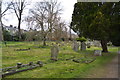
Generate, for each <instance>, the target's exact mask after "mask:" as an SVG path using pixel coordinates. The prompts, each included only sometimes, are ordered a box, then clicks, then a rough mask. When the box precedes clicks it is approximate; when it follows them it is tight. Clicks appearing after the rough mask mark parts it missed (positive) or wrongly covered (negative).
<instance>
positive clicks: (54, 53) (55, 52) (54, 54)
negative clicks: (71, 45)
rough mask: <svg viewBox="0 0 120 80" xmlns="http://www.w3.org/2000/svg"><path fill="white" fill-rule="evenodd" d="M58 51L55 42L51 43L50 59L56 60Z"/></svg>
mask: <svg viewBox="0 0 120 80" xmlns="http://www.w3.org/2000/svg"><path fill="white" fill-rule="evenodd" d="M58 53H59V48H58V45H57V44H53V46H52V48H51V60H54V61H57V60H58V59H57V56H58Z"/></svg>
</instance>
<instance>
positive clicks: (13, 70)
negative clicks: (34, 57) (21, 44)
mask: <svg viewBox="0 0 120 80" xmlns="http://www.w3.org/2000/svg"><path fill="white" fill-rule="evenodd" d="M42 66H43V63H42V62H41V61H37V63H36V64H34V63H33V62H29V63H28V64H22V63H17V65H16V66H12V67H6V68H3V69H1V70H2V77H5V76H7V75H12V74H15V73H18V72H23V71H27V70H31V69H34V68H37V67H42Z"/></svg>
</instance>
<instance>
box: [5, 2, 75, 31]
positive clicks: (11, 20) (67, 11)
mask: <svg viewBox="0 0 120 80" xmlns="http://www.w3.org/2000/svg"><path fill="white" fill-rule="evenodd" d="M7 1H9V0H7ZM28 1H29V0H28ZM30 1H31V0H30ZM38 1H41V0H32V2H31V5H32V4H33V3H34V2H38ZM58 1H59V2H61V5H62V7H63V11H62V14H61V18H62V20H65V21H66V22H67V23H69V22H71V17H72V13H73V9H74V4H75V3H76V2H77V0H58ZM31 5H29V6H28V7H27V8H30V7H32V6H31ZM3 8H4V6H3ZM24 13H25V14H26V13H27V14H28V10H25V12H24ZM27 14H26V15H27ZM24 16H25V15H24ZM3 23H4V24H5V25H7V26H9V25H13V26H17V25H18V20H17V17H16V16H15V15H13V14H11V13H10V12H7V15H6V16H5V17H4V18H3ZM21 28H23V29H27V27H26V25H25V23H22V24H21Z"/></svg>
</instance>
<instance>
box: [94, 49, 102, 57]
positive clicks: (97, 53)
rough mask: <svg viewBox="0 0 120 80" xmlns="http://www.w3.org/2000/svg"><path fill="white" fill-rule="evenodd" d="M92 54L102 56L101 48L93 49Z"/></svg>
mask: <svg viewBox="0 0 120 80" xmlns="http://www.w3.org/2000/svg"><path fill="white" fill-rule="evenodd" d="M94 56H102V52H101V50H95V51H94Z"/></svg>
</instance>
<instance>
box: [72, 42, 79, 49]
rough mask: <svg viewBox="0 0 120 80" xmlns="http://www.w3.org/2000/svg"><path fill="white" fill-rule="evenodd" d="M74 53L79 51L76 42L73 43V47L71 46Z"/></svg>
mask: <svg viewBox="0 0 120 80" xmlns="http://www.w3.org/2000/svg"><path fill="white" fill-rule="evenodd" d="M72 48H73V50H74V51H78V50H79V44H78V43H77V41H74V42H73V46H72Z"/></svg>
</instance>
